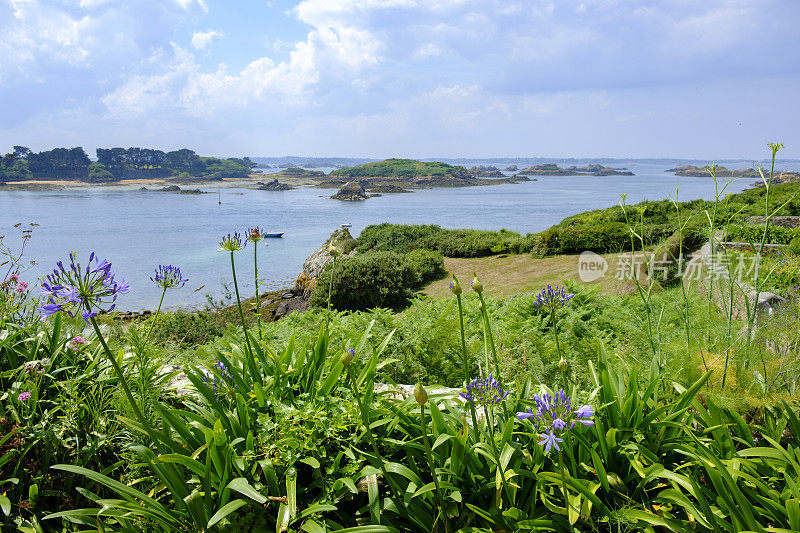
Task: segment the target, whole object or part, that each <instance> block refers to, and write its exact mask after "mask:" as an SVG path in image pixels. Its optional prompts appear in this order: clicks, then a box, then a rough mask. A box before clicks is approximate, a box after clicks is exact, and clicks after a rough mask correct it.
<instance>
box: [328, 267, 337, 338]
mask: <svg viewBox="0 0 800 533" xmlns="http://www.w3.org/2000/svg"><path fill="white" fill-rule="evenodd" d="M335 269H336V257H335V256H334V257H333V263H332V264H331V281H330V283H328V310H327V311H326V312H325V331H328V324H329V323H330V316H331V293H332V292H333V272H334V270H335Z"/></svg>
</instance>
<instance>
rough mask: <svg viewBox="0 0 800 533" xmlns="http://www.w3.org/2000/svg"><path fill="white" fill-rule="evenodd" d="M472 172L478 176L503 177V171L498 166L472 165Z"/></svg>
mask: <svg viewBox="0 0 800 533" xmlns="http://www.w3.org/2000/svg"><path fill="white" fill-rule="evenodd" d="M469 171H470V173H471V174H472V175H473V176H475V177H476V178H502V177H503V173H502V172H500V169H499V168H497V167H485V166H483V165H480V166H477V167H472V168H471V169H469Z"/></svg>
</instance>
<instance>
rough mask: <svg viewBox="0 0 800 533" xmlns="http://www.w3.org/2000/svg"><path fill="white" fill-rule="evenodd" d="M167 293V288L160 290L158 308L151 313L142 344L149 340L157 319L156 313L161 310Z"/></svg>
mask: <svg viewBox="0 0 800 533" xmlns="http://www.w3.org/2000/svg"><path fill="white" fill-rule="evenodd" d="M165 294H167V288H166V287H164V289H163V290H162V291H161V299H160V300H159V301H158V308H156V314H155V315H153V321H152V322H151V323H150V330H149V331H148V332H147V337H145V338H144V344H147V341H149V340H150V335H152V334H153V330H154V329H155V327H156V320H157V319H158V314H159V313H160V312H161V304H163V303H164V295H165Z"/></svg>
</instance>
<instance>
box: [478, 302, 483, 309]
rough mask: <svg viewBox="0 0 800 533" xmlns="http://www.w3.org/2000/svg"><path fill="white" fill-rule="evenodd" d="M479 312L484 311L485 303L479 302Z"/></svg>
mask: <svg viewBox="0 0 800 533" xmlns="http://www.w3.org/2000/svg"><path fill="white" fill-rule="evenodd" d="M478 311H483V302H478Z"/></svg>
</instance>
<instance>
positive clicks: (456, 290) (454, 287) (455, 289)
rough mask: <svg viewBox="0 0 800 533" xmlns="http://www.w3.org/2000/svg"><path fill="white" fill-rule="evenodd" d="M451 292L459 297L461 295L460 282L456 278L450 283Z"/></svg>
mask: <svg viewBox="0 0 800 533" xmlns="http://www.w3.org/2000/svg"><path fill="white" fill-rule="evenodd" d="M450 292H452V293H453V294H455V295H456V296H458V295H459V294H461V285H460V284H459V283H458V280H457V279H456V277H455V276H453V281H451V282H450Z"/></svg>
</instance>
